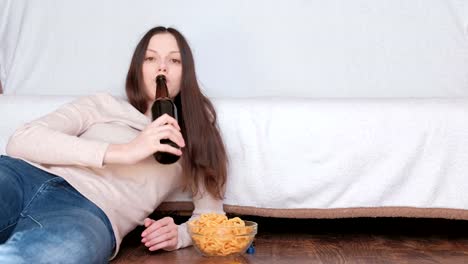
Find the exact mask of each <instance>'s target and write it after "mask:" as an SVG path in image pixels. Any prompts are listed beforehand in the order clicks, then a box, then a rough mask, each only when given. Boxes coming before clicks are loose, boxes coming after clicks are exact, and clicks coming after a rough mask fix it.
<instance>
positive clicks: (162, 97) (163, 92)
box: [151, 75, 180, 164]
mask: <svg viewBox="0 0 468 264" xmlns="http://www.w3.org/2000/svg"><path fill="white" fill-rule="evenodd" d="M151 114H152V119H153V121H154V120H155V119H157V118H158V117H160V116H162V115H164V114H168V115H170V116H172V117H173V118H175V119H176V120H177V108H176V105H175V104H174V102H173V101H172V99H171V98H170V97H169V90H168V89H167V85H166V76H164V75H158V76H156V96H155V101H154V103H153V105H152V106H151ZM161 144H169V145H171V146H173V147H175V148H178V149H180V147H179V146H178V145H177V144H176V143H174V142H172V141H171V140H170V139H161ZM153 156H154V158H155V159H156V160H157V161H158V162H159V163H161V164H172V163H174V162H176V161H178V160H179V156H177V155H174V154H172V153H168V152H160V151H158V152H155V153H154V154H153Z"/></svg>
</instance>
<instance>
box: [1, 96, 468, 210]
mask: <svg viewBox="0 0 468 264" xmlns="http://www.w3.org/2000/svg"><path fill="white" fill-rule="evenodd" d="M72 99H73V97H70V96H0V113H1V117H2V122H0V152H1V153H4V147H5V143H6V140H7V138H8V136H9V135H10V134H11V133H12V132H13V131H14V129H15V128H16V127H17V126H19V125H20V124H21V123H22V122H25V121H28V120H31V119H33V118H36V117H38V116H40V115H42V114H45V113H47V112H50V111H52V110H54V109H55V108H57V107H58V106H59V105H60V104H63V103H66V102H68V101H70V100H72ZM213 101H214V104H215V107H216V109H217V111H218V119H219V120H218V122H219V126H220V128H221V131H222V134H223V137H224V139H225V144H226V147H227V150H228V154H229V159H230V166H229V176H228V185H227V193H226V200H225V204H227V205H239V206H252V207H259V208H277V209H293V208H350V207H380V206H410V207H420V208H455V209H468V196H467V195H466V190H467V189H468V177H467V173H468V136H467V135H468V120H467V117H468V98H458V99H278V98H276V99H268V98H264V99H215V100H213ZM189 200H190V199H189V198H188V195H187V194H182V193H177V194H175V195H173V196H172V197H171V198H169V199H168V201H189Z"/></svg>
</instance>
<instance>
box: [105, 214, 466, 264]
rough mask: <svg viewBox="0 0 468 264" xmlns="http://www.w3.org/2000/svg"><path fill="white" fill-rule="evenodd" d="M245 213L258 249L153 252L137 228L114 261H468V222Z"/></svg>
mask: <svg viewBox="0 0 468 264" xmlns="http://www.w3.org/2000/svg"><path fill="white" fill-rule="evenodd" d="M241 217H242V218H243V219H246V220H253V221H256V222H257V223H258V224H259V233H258V235H257V237H256V239H255V250H256V252H255V253H254V254H243V255H241V256H239V257H236V258H208V257H202V256H201V255H199V254H198V252H197V251H196V250H195V249H194V248H193V247H189V248H185V249H181V250H178V251H175V252H154V253H150V252H149V251H147V250H146V249H145V247H144V246H142V245H141V244H140V243H139V242H138V241H139V234H140V233H141V230H138V229H137V230H135V232H132V233H131V234H130V235H129V236H127V237H126V239H125V240H124V242H123V245H122V250H121V252H120V254H119V255H118V257H117V258H116V259H115V260H114V261H112V262H111V263H112V264H124V263H125V264H127V263H183V264H191V263H468V221H457V220H444V219H408V218H377V219H371V218H359V219H338V220H336V219H327V220H317V219H279V218H260V217H251V216H241ZM175 220H176V222H179V223H180V222H182V221H185V220H186V219H185V218H183V217H178V218H176V219H175Z"/></svg>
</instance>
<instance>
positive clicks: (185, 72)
mask: <svg viewBox="0 0 468 264" xmlns="http://www.w3.org/2000/svg"><path fill="white" fill-rule="evenodd" d="M161 33H169V34H171V35H172V36H174V38H175V39H176V41H177V45H178V46H179V50H180V53H181V60H182V80H181V87H180V92H179V94H178V95H177V96H176V97H175V98H174V102H175V104H176V106H177V112H178V121H179V126H180V128H181V131H182V136H183V137H184V140H185V147H184V148H183V150H182V152H183V154H182V155H183V156H184V158H183V159H182V162H183V163H182V167H183V171H184V176H185V179H186V180H187V185H186V187H190V189H191V190H192V193H193V194H194V195H196V194H197V193H198V192H199V188H198V187H199V186H198V183H202V184H204V187H205V189H206V190H207V191H208V192H209V193H210V194H211V195H213V196H214V197H216V198H218V199H222V198H223V197H224V190H225V184H226V177H227V155H226V150H225V147H224V143H223V140H222V138H221V135H220V133H219V128H218V126H217V122H216V111H215V109H214V107H213V104H212V103H211V102H210V100H209V99H208V98H207V97H206V96H205V95H203V93H202V92H201V90H200V86H199V85H198V81H197V77H196V73H195V63H194V60H193V55H192V51H191V49H190V46H189V45H188V43H187V40H186V39H185V38H184V36H183V35H182V34H181V33H180V32H179V31H177V30H176V29H174V28H165V27H155V28H152V29H151V30H149V31H148V32H147V33H146V34H145V35H144V36H143V38H142V39H141V40H140V42H139V43H138V45H137V46H136V48H135V52H134V53H133V57H132V61H131V63H130V68H129V70H128V74H127V80H126V84H125V90H126V92H127V97H128V100H129V102H130V103H131V104H132V105H133V106H134V107H135V108H136V109H138V111H140V112H141V113H145V112H146V110H147V109H148V107H149V106H148V105H147V102H148V100H147V95H146V94H145V92H144V89H143V87H144V84H143V72H142V64H143V61H144V58H145V53H146V49H147V48H148V44H149V41H150V39H151V38H152V37H153V36H154V35H156V34H161Z"/></svg>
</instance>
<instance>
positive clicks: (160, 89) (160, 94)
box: [155, 75, 169, 100]
mask: <svg viewBox="0 0 468 264" xmlns="http://www.w3.org/2000/svg"><path fill="white" fill-rule="evenodd" d="M161 98H169V91H168V89H167V85H166V76H164V75H158V76H157V77H156V96H155V99H156V100H157V99H161Z"/></svg>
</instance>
